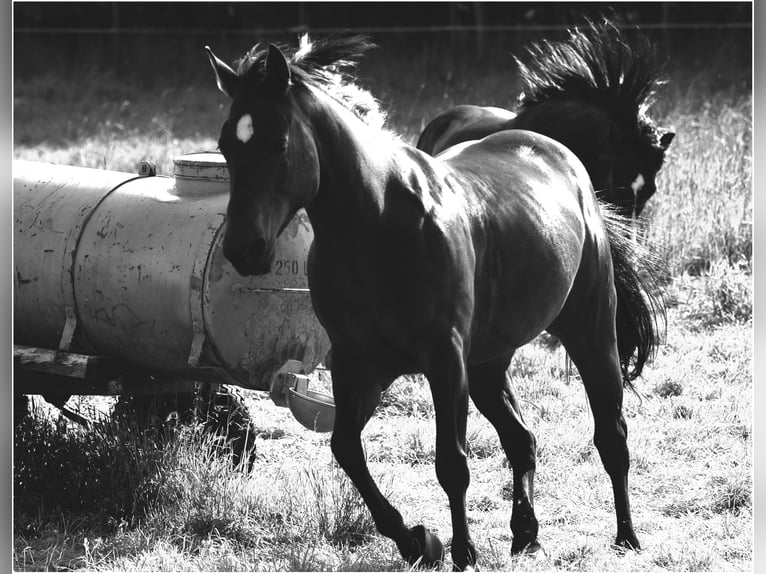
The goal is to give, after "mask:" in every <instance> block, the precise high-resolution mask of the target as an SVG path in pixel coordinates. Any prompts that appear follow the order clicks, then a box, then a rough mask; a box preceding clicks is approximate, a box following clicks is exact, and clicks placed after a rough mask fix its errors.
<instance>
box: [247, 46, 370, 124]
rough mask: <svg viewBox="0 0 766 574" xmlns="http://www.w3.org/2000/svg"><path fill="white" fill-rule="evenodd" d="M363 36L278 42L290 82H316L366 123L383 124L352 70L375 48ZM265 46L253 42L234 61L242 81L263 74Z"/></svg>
mask: <svg viewBox="0 0 766 574" xmlns="http://www.w3.org/2000/svg"><path fill="white" fill-rule="evenodd" d="M374 47H375V44H373V43H372V42H371V41H370V40H369V39H368V38H367V37H366V36H361V35H350V34H344V35H339V36H332V37H327V38H322V39H319V40H317V39H309V37H308V35H303V36H301V38H300V44H299V46H298V48H297V49H296V48H293V47H290V46H284V45H279V49H280V50H281V51H282V53H283V54H285V56H286V57H287V58H288V62H289V65H290V72H291V74H292V83H293V85H303V86H307V85H311V86H316V87H318V88H320V89H322V90H324V91H325V92H327V93H328V94H329V95H331V96H332V97H333V98H335V99H336V100H338V101H339V102H341V103H342V104H343V105H345V106H346V107H347V108H348V109H350V110H351V111H353V112H354V113H355V114H356V115H357V116H359V117H360V118H361V119H363V120H365V121H366V122H368V123H373V124H380V125H381V126H382V124H383V121H384V119H385V114H384V113H383V112H382V111H381V109H380V106H379V104H378V102H377V101H376V100H375V98H374V97H373V96H372V95H371V94H370V93H369V91H367V90H365V89H364V88H362V87H360V86H359V85H358V84H356V83H355V82H356V77H355V76H354V74H353V72H354V70H355V69H356V65H357V64H358V62H359V60H360V59H361V58H362V56H364V54H365V53H366V52H367V51H369V50H370V49H372V48H374ZM267 56H268V47H267V46H262V45H261V44H256V45H255V46H253V48H251V50H250V51H249V52H248V53H247V54H245V56H244V57H243V58H242V59H241V60H239V62H238V64H237V73H238V74H239V76H240V77H241V78H243V79H244V80H245V82H248V81H252V82H256V83H258V82H261V81H262V80H263V79H264V78H265V76H266V58H267Z"/></svg>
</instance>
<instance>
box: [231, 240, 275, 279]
mask: <svg viewBox="0 0 766 574" xmlns="http://www.w3.org/2000/svg"><path fill="white" fill-rule="evenodd" d="M223 256H224V257H226V259H228V260H229V262H230V263H231V264H232V266H233V267H234V269H235V270H236V271H237V273H239V274H240V275H242V276H245V277H247V276H249V275H265V274H266V273H268V272H269V271H271V264H272V262H273V261H274V246H273V244H272V245H269V244H267V242H266V240H265V239H255V240H253V241H251V242H250V243H248V244H247V245H245V246H244V248H243V247H242V246H239V248H237V247H236V246H235V247H232V246H231V245H228V244H226V243H225V242H224V246H223Z"/></svg>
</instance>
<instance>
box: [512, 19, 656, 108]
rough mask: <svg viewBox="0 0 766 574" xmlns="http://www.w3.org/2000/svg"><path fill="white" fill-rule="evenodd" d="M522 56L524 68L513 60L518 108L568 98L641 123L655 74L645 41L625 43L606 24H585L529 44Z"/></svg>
mask: <svg viewBox="0 0 766 574" xmlns="http://www.w3.org/2000/svg"><path fill="white" fill-rule="evenodd" d="M527 56H528V58H526V59H528V60H529V63H528V64H525V63H524V62H522V61H521V60H520V59H518V58H516V62H517V64H518V66H519V69H520V73H521V77H522V80H523V88H522V90H523V93H522V94H521V96H520V97H519V109H524V108H527V107H530V106H534V105H536V104H540V103H542V102H545V101H546V100H550V99H552V98H557V97H560V96H565V97H567V98H570V99H571V98H572V97H573V96H574V97H579V98H582V100H583V101H586V102H592V103H594V104H597V105H601V106H605V107H607V108H608V109H609V111H610V112H611V113H612V114H614V115H615V116H618V117H622V118H624V119H626V120H632V121H636V120H642V119H643V118H642V116H643V113H644V110H645V108H647V107H648V105H649V103H650V99H651V96H652V94H653V92H654V89H655V87H656V86H657V84H658V82H659V81H660V75H661V70H660V65H659V61H658V55H657V52H656V50H655V49H654V47H653V45H652V44H651V43H650V42H649V41H648V39H647V38H646V37H644V36H642V35H636V37H635V39H633V38H631V41H630V42H628V41H627V39H626V38H625V36H624V35H623V34H622V33H621V32H620V30H619V29H618V28H617V27H616V26H615V25H614V24H612V23H611V22H609V21H607V20H604V21H603V22H601V23H596V24H594V23H593V22H591V21H588V23H587V25H586V26H584V27H583V28H575V29H573V30H570V32H569V37H568V38H567V39H566V40H564V41H560V42H554V41H548V40H544V41H542V42H540V43H535V44H532V45H531V46H529V47H528V48H527ZM642 123H643V122H642Z"/></svg>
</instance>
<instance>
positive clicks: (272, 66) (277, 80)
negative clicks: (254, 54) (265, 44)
mask: <svg viewBox="0 0 766 574" xmlns="http://www.w3.org/2000/svg"><path fill="white" fill-rule="evenodd" d="M266 75H267V76H268V78H269V82H271V85H272V86H274V87H275V88H276V89H277V91H278V92H279V93H281V94H283V93H285V92H286V91H287V86H289V85H290V66H289V65H288V64H287V59H286V58H285V55H284V54H283V53H282V51H281V50H280V49H279V48H277V47H276V46H275V45H274V44H269V55H268V56H267V58H266Z"/></svg>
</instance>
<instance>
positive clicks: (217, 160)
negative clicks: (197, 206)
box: [173, 152, 229, 195]
mask: <svg viewBox="0 0 766 574" xmlns="http://www.w3.org/2000/svg"><path fill="white" fill-rule="evenodd" d="M173 172H174V175H175V179H176V185H175V187H176V193H177V194H178V195H209V194H215V193H227V192H228V191H229V168H228V167H227V165H226V160H225V159H224V158H223V155H221V154H220V153H218V152H197V153H190V154H186V155H182V156H179V157H177V158H175V160H174V169H173Z"/></svg>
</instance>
